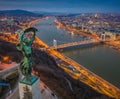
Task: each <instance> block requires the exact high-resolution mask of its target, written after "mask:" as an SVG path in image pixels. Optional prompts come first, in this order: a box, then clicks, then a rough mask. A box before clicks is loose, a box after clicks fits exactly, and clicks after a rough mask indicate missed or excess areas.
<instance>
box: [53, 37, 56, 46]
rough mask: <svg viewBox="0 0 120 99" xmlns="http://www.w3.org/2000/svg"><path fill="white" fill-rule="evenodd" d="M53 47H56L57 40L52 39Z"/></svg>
mask: <svg viewBox="0 0 120 99" xmlns="http://www.w3.org/2000/svg"><path fill="white" fill-rule="evenodd" d="M53 46H54V47H57V40H55V39H53Z"/></svg>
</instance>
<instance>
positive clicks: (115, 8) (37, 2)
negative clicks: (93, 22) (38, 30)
mask: <svg viewBox="0 0 120 99" xmlns="http://www.w3.org/2000/svg"><path fill="white" fill-rule="evenodd" d="M11 9H23V10H28V11H45V12H66V13H91V12H96V13H98V12H105V13H106V12H108V13H109V12H111V13H112V12H114V13H115V12H117V13H120V0H0V10H11Z"/></svg>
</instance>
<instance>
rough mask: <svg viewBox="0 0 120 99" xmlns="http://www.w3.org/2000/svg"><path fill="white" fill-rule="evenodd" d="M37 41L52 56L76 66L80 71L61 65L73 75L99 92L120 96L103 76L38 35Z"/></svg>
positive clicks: (115, 96)
mask: <svg viewBox="0 0 120 99" xmlns="http://www.w3.org/2000/svg"><path fill="white" fill-rule="evenodd" d="M36 41H37V42H38V43H39V44H40V45H43V46H45V48H46V49H47V52H48V53H49V54H51V55H52V56H56V57H58V58H60V59H61V60H63V61H65V62H66V63H68V64H70V65H72V66H74V68H75V69H76V70H78V71H79V72H80V73H77V74H76V73H74V72H71V71H69V70H68V69H65V68H64V67H61V68H62V69H64V70H65V71H66V72H67V73H68V74H69V75H70V76H71V77H73V78H75V79H78V80H80V81H81V82H83V83H85V84H87V85H89V86H90V87H92V88H93V89H95V90H97V91H98V92H100V93H102V94H106V95H108V96H110V97H113V98H116V99H119V98H120V90H119V89H118V88H117V87H115V86H113V85H112V84H110V83H109V82H107V81H105V80H104V79H102V78H101V77H99V76H97V75H96V74H94V73H93V72H91V71H90V70H88V69H86V68H85V67H83V66H82V65H80V64H78V63H77V62H75V61H73V60H72V59H70V58H68V57H66V56H64V55H62V54H61V53H59V52H58V51H56V50H54V49H51V48H50V47H49V46H48V45H47V44H45V43H44V42H43V41H41V40H40V39H39V38H38V37H36Z"/></svg>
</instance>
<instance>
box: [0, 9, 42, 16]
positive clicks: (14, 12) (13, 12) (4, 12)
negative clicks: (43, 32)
mask: <svg viewBox="0 0 120 99" xmlns="http://www.w3.org/2000/svg"><path fill="white" fill-rule="evenodd" d="M0 15H2V16H4V15H5V16H6V15H7V16H41V14H37V13H33V12H30V11H26V10H1V11H0Z"/></svg>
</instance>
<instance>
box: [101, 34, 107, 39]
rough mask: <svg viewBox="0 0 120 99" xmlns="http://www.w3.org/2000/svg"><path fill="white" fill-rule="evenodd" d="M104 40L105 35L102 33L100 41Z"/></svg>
mask: <svg viewBox="0 0 120 99" xmlns="http://www.w3.org/2000/svg"><path fill="white" fill-rule="evenodd" d="M105 38H106V34H105V32H104V33H102V34H101V39H102V40H105Z"/></svg>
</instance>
